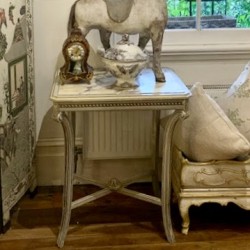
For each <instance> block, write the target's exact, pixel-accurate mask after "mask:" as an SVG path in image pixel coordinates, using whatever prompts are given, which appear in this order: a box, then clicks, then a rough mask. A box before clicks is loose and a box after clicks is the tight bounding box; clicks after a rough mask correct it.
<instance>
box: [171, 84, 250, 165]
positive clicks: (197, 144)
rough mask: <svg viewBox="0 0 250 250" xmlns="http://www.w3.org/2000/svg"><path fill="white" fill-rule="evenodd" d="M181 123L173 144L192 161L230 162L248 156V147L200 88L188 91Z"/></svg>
mask: <svg viewBox="0 0 250 250" xmlns="http://www.w3.org/2000/svg"><path fill="white" fill-rule="evenodd" d="M191 92H192V96H191V97H190V101H189V105H188V111H189V114H190V115H189V116H188V118H186V119H185V120H180V121H178V122H177V124H176V127H175V130H174V143H175V144H176V146H177V147H178V148H179V149H180V150H181V151H182V152H183V153H184V154H185V155H186V156H187V158H189V159H190V160H193V161H210V160H225V159H233V158H236V157H238V156H241V155H245V154H248V153H249V152H250V143H249V142H248V140H247V139H246V138H245V137H244V136H243V135H242V134H241V133H240V132H239V131H238V129H237V128H236V127H235V126H234V125H233V123H232V122H231V121H230V120H229V118H228V117H227V116H226V115H225V113H224V112H223V110H222V109H221V108H220V107H219V105H218V104H217V103H216V102H215V101H214V100H213V99H212V98H211V97H210V96H209V95H207V94H206V93H205V91H204V90H203V87H202V85H200V84H195V85H194V86H193V88H192V89H191Z"/></svg>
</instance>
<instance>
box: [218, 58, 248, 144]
mask: <svg viewBox="0 0 250 250" xmlns="http://www.w3.org/2000/svg"><path fill="white" fill-rule="evenodd" d="M217 103H218V104H219V105H220V107H221V108H222V109H223V110H224V112H225V113H226V114H227V116H228V118H229V119H230V120H231V121H232V122H233V124H234V125H235V126H236V127H237V128H238V130H239V131H240V132H241V133H242V134H243V135H244V136H245V137H246V138H247V139H248V141H250V61H249V62H248V63H247V64H246V66H245V68H244V70H243V71H242V72H241V74H240V75H239V77H238V78H237V79H236V81H235V82H234V83H233V84H232V85H231V87H230V88H229V89H228V91H227V92H226V93H225V94H224V95H222V96H221V97H220V98H218V100H217Z"/></svg>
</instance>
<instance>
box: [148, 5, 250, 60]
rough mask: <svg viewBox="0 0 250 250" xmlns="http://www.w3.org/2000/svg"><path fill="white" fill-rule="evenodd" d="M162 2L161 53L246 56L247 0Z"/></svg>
mask: <svg viewBox="0 0 250 250" xmlns="http://www.w3.org/2000/svg"><path fill="white" fill-rule="evenodd" d="M166 1H167V4H168V16H169V18H168V27H167V29H166V32H165V35H164V41H163V47H162V50H163V54H164V53H165V54H174V55H176V54H179V55H187V54H192V55H194V54H195V55H199V54H202V55H204V54H209V55H212V54H214V55H221V54H231V55H233V54H234V55H236V54H237V55H238V54H244V55H246V54H248V55H250V0H241V1H239V0H166ZM216 19H217V20H216ZM174 25H175V26H174ZM171 26H172V28H171ZM173 27H174V28H173ZM148 48H149V49H150V47H148ZM249 59H250V57H249Z"/></svg>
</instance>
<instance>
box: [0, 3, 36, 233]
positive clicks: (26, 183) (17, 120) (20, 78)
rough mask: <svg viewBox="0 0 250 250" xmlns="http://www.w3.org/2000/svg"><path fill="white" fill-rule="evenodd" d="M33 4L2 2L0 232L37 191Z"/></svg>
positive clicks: (0, 52)
mask: <svg viewBox="0 0 250 250" xmlns="http://www.w3.org/2000/svg"><path fill="white" fill-rule="evenodd" d="M31 3H32V1H31V0H12V1H6V0H0V111H1V112H0V169H1V171H0V184H1V185H0V187H1V189H0V232H1V233H3V232H4V231H5V230H6V228H7V227H8V224H9V222H10V210H11V208H12V207H13V206H14V205H15V204H16V203H17V201H18V200H19V199H20V198H21V197H22V195H23V194H24V193H25V192H26V191H27V189H28V188H31V187H32V188H34V187H35V171H34V169H33V167H32V158H33V151H34V145H35V122H34V121H35V119H34V117H35V114H34V87H33V86H34V82H33V79H34V75H33V36H32V31H33V30H32V7H31Z"/></svg>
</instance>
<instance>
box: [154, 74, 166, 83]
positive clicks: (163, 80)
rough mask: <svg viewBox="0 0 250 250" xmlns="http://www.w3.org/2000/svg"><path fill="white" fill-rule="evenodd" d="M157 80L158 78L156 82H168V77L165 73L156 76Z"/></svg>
mask: <svg viewBox="0 0 250 250" xmlns="http://www.w3.org/2000/svg"><path fill="white" fill-rule="evenodd" d="M155 80H156V82H166V78H165V76H164V75H163V76H161V77H156V78H155Z"/></svg>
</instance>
